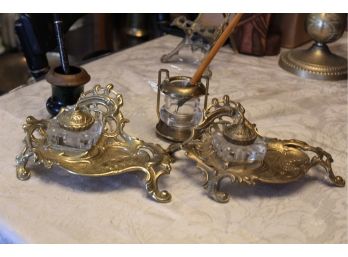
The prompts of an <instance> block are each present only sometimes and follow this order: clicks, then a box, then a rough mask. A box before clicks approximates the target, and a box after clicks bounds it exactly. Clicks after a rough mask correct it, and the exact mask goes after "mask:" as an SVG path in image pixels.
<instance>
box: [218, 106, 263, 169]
mask: <svg viewBox="0 0 348 257" xmlns="http://www.w3.org/2000/svg"><path fill="white" fill-rule="evenodd" d="M239 107H240V108H242V107H241V106H239ZM240 108H238V109H237V117H238V119H237V122H236V123H233V124H225V125H224V126H223V129H222V131H216V132H214V133H213V135H212V148H213V149H214V151H215V153H216V155H217V156H218V157H219V159H220V160H222V162H223V165H224V167H225V168H230V167H233V168H237V169H238V168H241V169H244V168H258V167H260V166H261V165H262V163H263V159H264V158H265V155H266V151H267V144H266V142H265V140H264V138H263V137H261V136H259V135H258V133H257V132H256V125H255V124H251V123H250V122H249V121H248V120H247V119H245V117H244V109H240Z"/></svg>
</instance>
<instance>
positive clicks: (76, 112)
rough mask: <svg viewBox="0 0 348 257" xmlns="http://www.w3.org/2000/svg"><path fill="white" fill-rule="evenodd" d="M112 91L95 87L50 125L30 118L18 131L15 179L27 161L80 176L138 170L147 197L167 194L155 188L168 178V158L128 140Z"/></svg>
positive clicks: (160, 197) (157, 149)
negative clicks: (20, 139)
mask: <svg viewBox="0 0 348 257" xmlns="http://www.w3.org/2000/svg"><path fill="white" fill-rule="evenodd" d="M112 88H113V86H112V85H108V86H106V87H101V86H99V85H97V86H95V87H94V89H93V90H90V91H87V92H85V93H83V94H82V95H81V97H80V98H79V100H78V102H77V103H76V105H73V106H68V107H66V108H63V109H61V111H60V112H59V114H58V115H57V116H56V117H55V118H53V119H50V120H37V119H35V118H34V117H32V116H29V117H28V118H27V120H26V124H24V126H23V129H24V131H25V133H26V138H25V147H24V149H23V151H22V153H21V154H20V155H18V156H17V159H16V160H17V169H16V170H17V177H18V179H20V180H26V179H28V178H29V177H30V173H31V172H30V171H29V170H28V169H27V167H26V165H27V162H28V160H29V158H31V157H32V158H33V159H34V162H35V163H38V164H41V163H42V164H44V166H45V167H46V168H51V167H52V165H57V166H60V167H62V168H64V169H66V170H67V171H68V172H70V173H72V174H76V175H82V176H94V177H98V176H111V175H118V174H121V173H126V172H132V171H142V172H144V173H145V186H146V191H147V192H148V194H149V195H150V196H151V197H152V198H153V199H155V200H156V201H158V202H168V201H170V199H171V195H170V194H169V193H168V192H167V191H160V190H159V189H158V185H157V181H158V179H159V177H160V176H162V175H163V174H169V172H170V170H171V166H170V163H171V162H172V158H171V157H170V156H169V155H168V154H167V153H166V152H165V150H164V149H163V148H162V147H161V146H159V145H156V144H151V143H146V142H144V141H142V140H139V139H137V138H135V137H132V136H129V135H128V134H126V133H125V132H124V130H123V128H124V126H125V124H126V123H127V122H128V120H127V119H125V118H124V117H123V115H122V112H121V110H120V109H121V107H122V105H123V98H122V96H121V95H120V94H118V93H116V92H115V91H114V90H112Z"/></svg>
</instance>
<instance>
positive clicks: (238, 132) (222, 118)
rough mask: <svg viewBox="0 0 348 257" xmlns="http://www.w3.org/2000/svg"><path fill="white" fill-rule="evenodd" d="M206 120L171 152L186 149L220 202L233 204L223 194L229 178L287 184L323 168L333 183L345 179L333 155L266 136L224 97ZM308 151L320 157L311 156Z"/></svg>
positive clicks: (250, 182) (206, 114)
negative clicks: (336, 170)
mask: <svg viewBox="0 0 348 257" xmlns="http://www.w3.org/2000/svg"><path fill="white" fill-rule="evenodd" d="M203 115H204V116H203V120H202V122H201V123H200V124H199V125H198V126H196V127H195V128H194V129H193V131H192V134H191V136H190V138H188V139H187V140H186V141H185V142H183V143H182V144H172V145H171V146H170V147H169V150H170V152H171V153H174V152H175V151H178V150H181V149H183V150H184V151H185V152H186V156H187V157H188V158H189V159H192V160H194V161H195V162H196V163H197V167H198V168H200V169H201V170H202V172H203V174H204V177H205V182H204V187H205V188H206V189H207V190H208V193H209V196H210V197H211V198H213V199H214V200H216V201H218V202H222V203H224V202H228V200H229V195H228V194H227V193H225V192H222V191H221V190H220V184H221V181H222V180H223V179H225V178H228V179H230V180H231V182H236V183H244V184H247V185H254V184H255V183H256V182H263V183H269V184H285V183H290V182H293V181H296V180H298V179H300V178H302V177H303V176H304V175H305V174H306V173H307V172H308V170H309V169H310V168H312V167H314V166H316V165H320V166H322V167H323V168H324V169H325V171H326V173H327V174H328V176H329V179H330V180H331V182H332V183H333V185H335V186H338V187H343V186H344V185H345V181H344V180H343V178H342V177H340V176H335V174H334V173H333V171H332V168H331V163H332V162H333V159H332V157H331V155H330V154H329V153H327V152H325V151H324V150H323V149H321V148H320V147H313V146H310V145H308V144H307V143H305V142H302V141H299V140H296V139H290V140H280V139H276V138H266V137H262V136H261V135H260V134H259V133H258V132H257V130H256V126H255V124H251V123H250V122H249V121H248V120H247V119H246V118H245V117H244V108H243V107H242V106H241V105H240V104H239V103H236V102H233V101H231V100H230V99H229V97H228V96H224V97H223V99H222V100H220V101H219V100H218V99H216V98H214V99H213V100H212V104H211V105H210V106H209V107H208V108H207V109H205V111H204V112H203ZM307 152H312V153H313V154H314V156H312V157H311V158H310V155H309V154H308V153H307Z"/></svg>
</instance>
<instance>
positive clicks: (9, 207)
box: [0, 34, 348, 243]
mask: <svg viewBox="0 0 348 257" xmlns="http://www.w3.org/2000/svg"><path fill="white" fill-rule="evenodd" d="M180 40H181V39H179V38H177V37H174V36H165V37H162V38H159V39H156V40H153V41H150V42H148V43H145V44H142V45H140V46H137V47H133V48H130V49H127V50H125V51H122V52H119V53H116V54H113V55H110V56H107V57H104V58H102V59H99V60H96V61H94V62H91V63H89V64H87V65H85V66H84V68H85V69H86V70H87V71H88V72H89V74H90V75H91V77H92V79H91V81H90V82H89V83H88V84H87V85H86V88H85V90H87V89H90V88H92V86H93V85H95V84H97V83H98V84H102V85H105V84H107V83H110V82H111V83H113V84H114V85H115V89H116V90H117V91H118V92H120V93H122V94H123V97H124V102H125V105H124V108H123V109H122V111H123V113H124V115H125V117H126V118H128V119H130V121H131V122H130V123H129V124H128V125H126V128H125V130H126V131H127V132H128V133H129V134H131V135H133V136H137V137H139V138H141V139H143V140H145V141H149V142H155V143H160V144H162V145H163V146H164V147H166V146H167V145H168V144H167V143H164V142H163V141H161V140H160V139H158V138H157V137H156V135H155V132H154V126H155V124H156V122H157V116H156V113H155V106H156V97H155V96H156V93H155V91H154V85H156V82H157V72H158V70H159V69H160V68H168V69H169V70H170V73H171V75H179V74H180V75H190V76H192V74H193V70H194V69H193V68H187V69H185V68H184V66H183V65H173V64H162V63H160V61H159V60H160V57H161V55H162V54H165V53H168V52H169V51H170V50H171V49H173V48H174V47H175V46H176V44H177V43H178V42H179V41H180ZM331 49H332V51H333V52H336V53H340V54H341V55H344V56H347V34H345V35H344V37H343V38H341V39H340V40H339V41H338V42H336V43H334V44H332V45H331ZM278 58H279V57H278V56H273V57H262V58H258V57H251V56H246V55H238V54H234V53H233V52H232V50H231V49H230V48H227V47H225V48H223V49H222V50H221V51H220V52H219V53H218V55H217V56H216V58H215V59H214V61H213V63H212V65H211V69H212V71H213V78H212V79H211V82H210V94H211V97H222V96H223V95H224V94H229V95H230V97H231V98H232V99H233V100H235V101H240V102H241V103H242V104H243V106H244V107H245V109H246V116H247V118H248V119H249V120H251V121H252V122H254V123H256V124H257V127H258V130H259V132H260V133H261V134H263V135H265V136H271V137H278V138H282V139H290V138H297V139H300V140H303V141H306V142H308V143H309V144H311V145H314V146H320V147H322V148H323V149H324V150H326V151H328V152H329V153H331V154H332V156H333V158H334V160H335V162H334V163H333V169H334V172H335V173H336V175H341V176H343V177H344V178H345V179H346V180H347V179H348V176H347V167H348V165H347V159H348V158H347V157H348V155H347V148H348V147H347V113H348V111H347V81H339V82H325V81H317V80H306V79H302V78H299V77H296V76H295V75H292V74H290V73H287V72H286V71H284V70H282V69H281V68H280V67H278V64H277V62H278ZM50 95H51V89H50V86H49V84H48V83H47V82H46V81H41V82H38V83H36V84H33V85H30V86H28V87H25V88H22V89H20V90H17V91H14V92H11V93H9V94H6V95H3V96H1V97H0V117H1V121H0V124H1V133H0V146H1V147H0V158H1V162H0V164H1V166H0V242H2V243H6V242H7V243H9V242H28V243H245V242H248V243H271V242H272V243H281V242H282V243H324V242H326V243H347V242H348V234H347V233H348V232H347V231H348V220H347V217H348V215H347V210H348V208H347V199H348V198H347V187H344V188H337V187H332V186H330V184H329V183H328V182H327V181H328V179H327V178H326V179H325V177H324V172H323V171H321V170H319V169H312V170H311V171H310V172H309V174H308V175H307V176H306V178H305V179H302V180H301V181H298V182H295V183H292V184H287V185H282V186H270V185H257V186H255V187H249V186H246V185H239V184H232V185H230V186H229V187H228V191H229V192H230V193H231V200H230V202H229V203H227V204H220V203H217V202H215V201H213V200H211V199H210V198H208V197H207V194H206V191H205V190H204V189H203V188H202V187H201V185H200V182H201V181H202V180H201V173H200V172H199V170H198V169H197V168H195V166H194V165H193V163H192V162H191V161H189V160H187V159H185V158H184V155H183V154H179V157H181V158H180V160H179V161H177V162H176V163H175V164H173V165H172V168H173V169H172V171H171V174H170V175H169V176H163V177H162V178H161V179H160V187H161V188H162V189H166V190H168V191H169V192H170V193H171V194H172V196H173V198H172V201H171V202H170V203H167V204H160V203H156V202H154V201H153V200H151V199H150V198H149V197H148V196H147V194H146V191H145V190H144V186H143V185H144V184H143V181H142V174H141V173H139V174H138V173H128V174H124V175H121V176H114V177H106V178H87V177H79V176H74V175H70V174H68V173H67V172H65V171H64V170H61V169H58V168H55V169H52V170H46V169H44V168H42V167H41V168H36V169H35V171H34V172H33V173H32V177H31V179H30V180H28V181H25V182H23V181H19V180H18V179H17V178H16V175H15V156H16V155H17V154H18V153H19V152H20V151H21V149H22V146H23V145H22V139H23V137H24V132H23V130H22V128H21V125H22V124H23V123H24V121H25V118H26V117H27V116H28V115H33V116H34V117H36V118H47V117H48V114H47V112H46V109H45V102H46V100H47V98H48V97H49V96H50Z"/></svg>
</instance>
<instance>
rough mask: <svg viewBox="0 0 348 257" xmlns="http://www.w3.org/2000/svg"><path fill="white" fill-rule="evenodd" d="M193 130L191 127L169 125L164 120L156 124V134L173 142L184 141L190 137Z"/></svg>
mask: <svg viewBox="0 0 348 257" xmlns="http://www.w3.org/2000/svg"><path fill="white" fill-rule="evenodd" d="M191 131H192V130H191V129H190V128H175V127H169V126H168V125H167V124H165V123H164V122H163V121H162V120H159V122H158V123H157V125H156V134H157V135H158V136H159V137H162V138H164V139H167V140H169V141H171V142H179V143H181V142H184V141H185V140H186V139H188V138H189V137H190V135H191Z"/></svg>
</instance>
